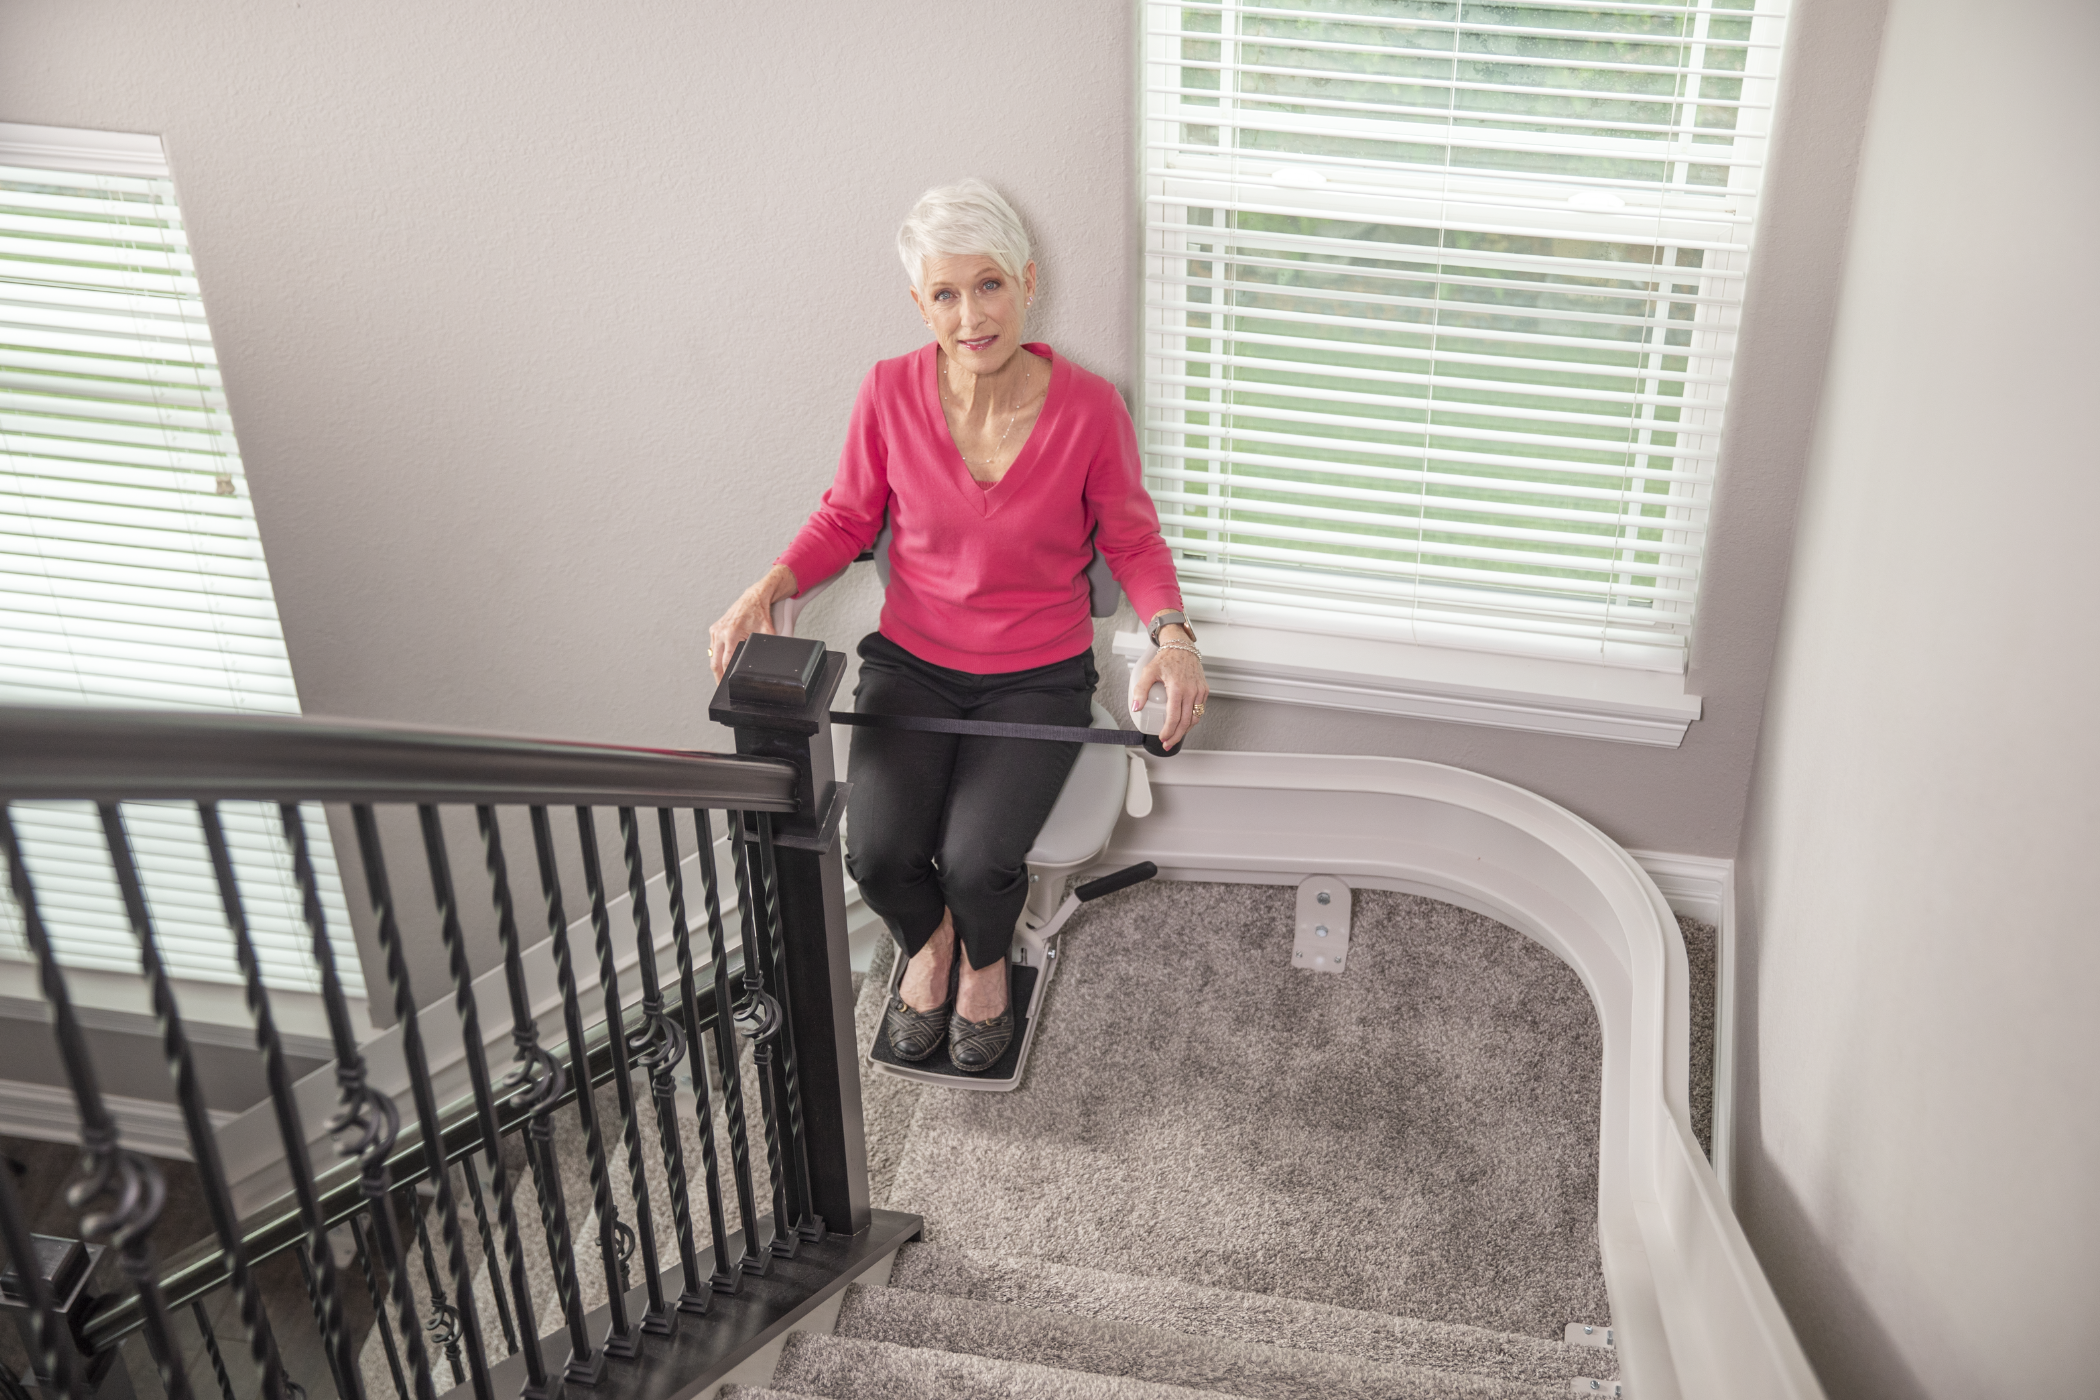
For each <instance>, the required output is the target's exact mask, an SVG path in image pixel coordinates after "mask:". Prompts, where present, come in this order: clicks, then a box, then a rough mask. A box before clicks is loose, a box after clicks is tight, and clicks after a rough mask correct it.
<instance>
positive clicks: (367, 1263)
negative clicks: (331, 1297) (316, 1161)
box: [350, 1214, 408, 1400]
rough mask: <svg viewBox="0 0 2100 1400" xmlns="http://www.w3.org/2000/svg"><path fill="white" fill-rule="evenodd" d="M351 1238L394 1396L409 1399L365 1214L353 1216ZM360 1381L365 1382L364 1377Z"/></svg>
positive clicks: (405, 1377)
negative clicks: (376, 1325)
mask: <svg viewBox="0 0 2100 1400" xmlns="http://www.w3.org/2000/svg"><path fill="white" fill-rule="evenodd" d="M350 1239H351V1242H352V1243H354V1244H355V1245H356V1246H357V1267H358V1269H359V1270H360V1271H362V1272H363V1274H364V1276H365V1292H366V1293H369V1294H370V1295H371V1297H372V1319H373V1321H374V1322H375V1323H377V1324H378V1327H379V1340H380V1342H381V1343H382V1344H383V1345H384V1346H385V1347H386V1366H387V1370H389V1371H391V1372H393V1375H394V1394H395V1395H396V1396H397V1397H399V1400H408V1377H407V1376H406V1375H404V1374H403V1373H402V1370H401V1352H400V1350H399V1349H398V1348H396V1347H395V1345H394V1328H393V1324H391V1323H389V1322H388V1321H387V1320H386V1297H387V1295H386V1290H385V1289H383V1288H381V1287H380V1286H379V1271H378V1269H377V1268H375V1267H374V1266H373V1263H372V1251H371V1249H370V1247H369V1246H367V1245H366V1243H365V1218H364V1216H363V1215H362V1214H359V1215H353V1216H351V1217H350ZM358 1378H359V1379H360V1380H362V1379H363V1376H362V1374H360V1375H359V1377H358Z"/></svg>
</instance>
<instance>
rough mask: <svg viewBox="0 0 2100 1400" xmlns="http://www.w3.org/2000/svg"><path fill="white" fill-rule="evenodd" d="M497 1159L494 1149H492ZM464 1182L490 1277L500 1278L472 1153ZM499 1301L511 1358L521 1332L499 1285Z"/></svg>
mask: <svg viewBox="0 0 2100 1400" xmlns="http://www.w3.org/2000/svg"><path fill="white" fill-rule="evenodd" d="M490 1152H491V1154H492V1155H493V1152H494V1149H493V1148H492V1149H490ZM459 1175H460V1179H461V1180H463V1181H465V1182H466V1183H467V1201H468V1203H469V1204H471V1205H472V1206H473V1207H474V1231H475V1233H476V1234H478V1235H480V1236H481V1257H482V1258H483V1259H485V1260H487V1261H488V1266H489V1276H490V1278H491V1279H493V1278H494V1277H495V1274H496V1232H495V1231H494V1230H493V1229H491V1228H490V1227H489V1207H488V1201H487V1200H486V1199H485V1198H484V1197H483V1196H482V1193H481V1170H480V1168H478V1167H477V1166H476V1165H475V1163H474V1154H473V1153H471V1152H470V1153H468V1154H467V1155H466V1156H464V1157H462V1158H460V1160H459ZM489 1296H490V1297H492V1298H494V1299H495V1300H496V1321H497V1322H498V1323H500V1324H502V1327H503V1345H504V1346H505V1347H506V1348H507V1349H508V1354H509V1355H511V1356H516V1355H517V1354H518V1329H517V1328H516V1327H515V1326H514V1325H513V1324H512V1322H511V1320H510V1290H508V1289H506V1288H504V1287H503V1286H502V1285H501V1284H497V1285H496V1286H494V1287H493V1288H491V1289H490V1290H489Z"/></svg>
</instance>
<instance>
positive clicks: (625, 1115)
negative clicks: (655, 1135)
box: [576, 807, 676, 1337]
mask: <svg viewBox="0 0 2100 1400" xmlns="http://www.w3.org/2000/svg"><path fill="white" fill-rule="evenodd" d="M576 837H577V840H578V842H579V843H581V845H582V847H583V885H584V889H585V891H586V892H587V893H588V895H589V897H590V902H591V932H592V934H593V935H594V937H595V940H596V942H597V945H598V989H599V991H601V992H602V993H604V995H605V1036H606V1048H607V1049H609V1050H610V1051H611V1052H612V1062H613V1100H614V1102H616V1103H617V1104H619V1106H620V1136H621V1138H622V1140H623V1142H624V1144H625V1146H626V1148H627V1180H628V1184H629V1186H631V1187H632V1188H633V1193H634V1230H635V1234H636V1235H637V1236H638V1237H639V1239H640V1242H641V1247H642V1286H643V1287H644V1288H645V1289H646V1290H647V1297H648V1300H649V1303H648V1307H647V1308H646V1309H644V1311H643V1313H642V1330H643V1331H644V1332H647V1333H649V1334H650V1335H652V1336H658V1337H668V1336H670V1335H671V1333H672V1332H673V1331H675V1330H676V1323H675V1322H674V1321H673V1320H672V1314H671V1310H670V1309H669V1308H668V1307H667V1306H666V1305H665V1303H664V1283H663V1278H662V1276H661V1272H662V1271H661V1269H660V1267H659V1266H658V1263H657V1259H656V1227H655V1223H654V1222H653V1221H652V1220H651V1219H650V1215H651V1211H650V1207H649V1178H648V1175H647V1174H646V1171H645V1169H644V1167H643V1161H644V1157H643V1152H642V1120H641V1114H640V1113H638V1112H637V1111H636V1109H635V1102H634V1066H633V1064H632V1062H631V1061H629V1059H628V1057H627V1054H628V1044H627V1015H626V1009H625V1008H624V1007H623V1006H621V1004H620V979H619V974H618V972H617V970H616V969H615V968H614V967H613V941H612V916H611V914H610V913H608V912H607V909H606V901H605V872H604V869H603V868H602V867H601V866H600V864H599V861H598V828H597V824H596V823H595V822H594V821H592V819H591V809H590V808H588V807H578V808H577V809H576ZM634 916H635V918H636V919H637V920H639V921H640V922H641V923H642V924H643V925H646V924H647V923H648V920H649V912H648V905H647V904H646V903H642V902H637V903H636V905H635V910H634ZM655 958H656V949H655V948H654V947H653V946H652V947H649V948H647V949H646V950H645V951H644V953H643V962H644V964H645V965H650V964H653V963H654V962H655ZM650 972H651V973H652V974H653V973H654V972H655V968H654V966H653V965H652V966H650ZM658 1014H659V1016H661V1011H659V1013H658ZM625 1280H626V1275H625V1274H624V1273H623V1274H622V1275H621V1281H622V1282H625Z"/></svg>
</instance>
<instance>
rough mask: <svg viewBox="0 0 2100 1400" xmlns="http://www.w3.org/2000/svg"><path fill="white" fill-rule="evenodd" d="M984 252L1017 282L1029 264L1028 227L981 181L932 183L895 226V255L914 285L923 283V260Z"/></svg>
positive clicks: (924, 267)
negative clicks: (897, 225) (898, 225)
mask: <svg viewBox="0 0 2100 1400" xmlns="http://www.w3.org/2000/svg"><path fill="white" fill-rule="evenodd" d="M971 253H983V254H985V255H986V256H988V257H989V258H991V260H992V261H993V262H995V263H997V264H999V268H1000V270H1001V271H1003V272H1004V273H1005V274H1006V275H1007V277H1008V278H1009V279H1011V280H1012V281H1014V282H1019V281H1020V280H1021V278H1022V275H1023V273H1024V272H1025V270H1026V269H1027V267H1028V262H1029V257H1030V254H1029V248H1028V230H1027V229H1025V228H1023V227H1022V226H1021V216H1020V215H1019V214H1016V213H1015V212H1014V210H1013V206H1012V205H1010V204H1008V203H1007V202H1006V201H1005V200H1004V199H1001V198H1000V197H999V191H997V190H995V189H993V188H992V187H991V186H990V185H988V184H986V183H985V182H984V181H982V180H977V179H969V180H957V181H956V182H955V183H954V184H952V185H936V186H935V187H934V188H932V189H930V190H928V191H926V193H924V194H922V195H920V196H919V202H918V203H917V204H914V205H913V206H912V207H911V213H909V214H907V215H905V218H904V226H903V227H902V228H900V229H898V230H897V256H898V257H899V258H901V259H903V260H904V270H905V272H906V273H907V274H909V275H910V277H911V284H912V286H914V287H919V286H921V285H922V280H921V279H923V278H924V277H925V275H926V260H927V259H928V258H939V257H955V256H958V255H960V256H965V257H967V256H968V255H969V254H971Z"/></svg>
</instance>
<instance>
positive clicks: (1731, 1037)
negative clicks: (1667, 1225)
mask: <svg viewBox="0 0 2100 1400" xmlns="http://www.w3.org/2000/svg"><path fill="white" fill-rule="evenodd" d="M1626 854H1628V855H1630V856H1632V857H1633V858H1634V859H1635V860H1636V861H1638V862H1640V867H1641V869H1643V870H1645V871H1647V872H1648V878H1649V879H1651V880H1653V881H1655V887H1656V888H1657V889H1659V890H1661V891H1662V896H1663V898H1664V899H1666V900H1668V901H1669V904H1670V908H1671V909H1672V910H1674V911H1675V912H1677V913H1679V914H1683V915H1685V916H1686V917H1687V918H1693V919H1697V920H1699V921H1700V922H1701V923H1707V924H1712V925H1713V926H1714V927H1715V928H1717V929H1719V930H1720V931H1721V936H1720V939H1719V944H1720V946H1719V947H1718V948H1716V949H1715V950H1714V1175H1715V1176H1716V1177H1717V1178H1719V1179H1720V1182H1721V1194H1722V1196H1724V1197H1725V1198H1727V1200H1728V1201H1729V1202H1730V1203H1731V1204H1733V1203H1734V1201H1735V1027H1736V1016H1735V987H1736V967H1735V862H1734V861H1732V860H1723V859H1721V858H1719V857H1717V856H1686V855H1674V854H1672V853H1670V852H1668V851H1628V852H1627V853H1626Z"/></svg>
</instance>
